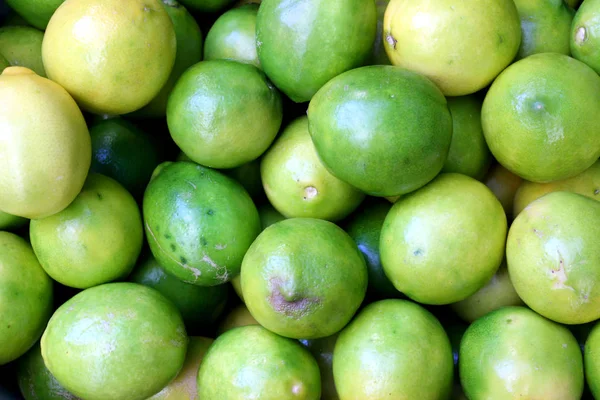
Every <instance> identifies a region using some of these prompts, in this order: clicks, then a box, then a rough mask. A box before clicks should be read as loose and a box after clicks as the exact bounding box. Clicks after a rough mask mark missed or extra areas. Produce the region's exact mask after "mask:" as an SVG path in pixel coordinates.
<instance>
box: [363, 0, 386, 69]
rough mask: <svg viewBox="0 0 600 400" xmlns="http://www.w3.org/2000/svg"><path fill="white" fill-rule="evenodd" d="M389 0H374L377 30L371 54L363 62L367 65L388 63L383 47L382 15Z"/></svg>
mask: <svg viewBox="0 0 600 400" xmlns="http://www.w3.org/2000/svg"><path fill="white" fill-rule="evenodd" d="M389 2H390V0H376V1H375V5H376V6H377V31H376V35H375V41H374V42H373V47H372V48H371V55H370V56H369V59H368V60H367V62H366V63H365V64H367V65H390V64H391V62H390V59H389V58H388V55H387V53H386V52H385V47H383V16H384V15H385V10H386V8H387V6H388V4H389Z"/></svg>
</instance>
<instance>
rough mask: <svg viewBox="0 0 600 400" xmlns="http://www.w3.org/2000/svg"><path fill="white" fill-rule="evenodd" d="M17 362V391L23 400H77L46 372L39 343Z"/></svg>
mask: <svg viewBox="0 0 600 400" xmlns="http://www.w3.org/2000/svg"><path fill="white" fill-rule="evenodd" d="M17 362H18V364H17V365H18V367H17V378H18V384H19V389H20V391H21V394H22V395H23V397H24V398H25V400H78V398H77V397H75V395H74V394H72V393H70V392H69V391H68V390H67V389H65V388H64V387H62V385H61V384H60V383H58V381H57V380H56V378H55V377H54V376H53V375H52V374H51V373H50V371H48V368H46V365H45V364H44V359H43V358H42V353H41V350H40V343H39V342H36V344H35V345H34V346H33V347H32V348H31V349H30V350H29V351H28V352H27V353H26V354H25V355H24V356H23V357H21V358H19V361H17Z"/></svg>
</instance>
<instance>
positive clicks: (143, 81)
mask: <svg viewBox="0 0 600 400" xmlns="http://www.w3.org/2000/svg"><path fill="white" fill-rule="evenodd" d="M176 46H177V43H176V38H175V30H174V29H173V23H172V22H171V19H170V18H169V14H168V13H167V12H166V11H165V8H164V7H163V5H162V4H161V1H160V0H129V1H120V0H104V1H101V2H98V1H96V0H66V1H65V2H64V3H62V4H61V5H60V7H58V9H57V10H56V12H55V13H54V14H53V15H52V18H51V19H50V22H49V23H48V27H47V28H46V32H45V34H44V41H43V43H42V59H43V62H44V67H45V68H46V73H47V74H48V77H49V78H50V79H52V80H53V81H55V82H56V83H58V84H59V85H61V86H63V87H64V88H65V89H66V90H67V91H68V92H69V93H70V94H71V96H73V98H74V99H75V100H76V101H77V103H78V104H79V105H80V106H81V107H82V108H83V109H85V110H87V111H90V112H92V113H96V114H103V113H105V114H114V115H119V114H126V113H129V112H132V111H135V110H138V109H140V108H142V107H143V106H145V105H146V104H148V103H149V102H150V101H151V100H152V99H153V98H154V97H155V96H156V95H157V94H158V92H159V91H160V90H161V88H162V87H163V86H164V84H165V83H166V82H167V79H168V78H169V74H170V73H171V70H172V68H173V64H174V61H175V52H176Z"/></svg>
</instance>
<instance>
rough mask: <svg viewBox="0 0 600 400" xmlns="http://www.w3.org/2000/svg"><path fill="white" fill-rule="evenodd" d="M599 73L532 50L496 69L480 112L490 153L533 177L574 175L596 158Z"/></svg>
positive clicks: (599, 133) (552, 178)
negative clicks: (499, 71) (523, 56)
mask: <svg viewBox="0 0 600 400" xmlns="http://www.w3.org/2000/svg"><path fill="white" fill-rule="evenodd" d="M598 113H600V76H598V75H597V74H596V73H595V72H594V71H593V70H592V69H591V68H589V67H588V66H586V65H585V64H584V63H582V62H580V61H577V60H575V59H573V58H570V57H568V56H565V55H563V54H556V53H542V54H534V55H532V56H529V57H527V58H525V59H523V60H520V61H517V62H516V63H514V64H512V65H511V66H510V67H508V68H507V69H506V70H504V71H503V72H502V74H500V76H499V77H498V78H497V79H496V80H495V81H494V83H493V84H492V86H491V88H490V89H489V91H488V92H487V95H486V97H485V100H484V102H483V109H482V111H481V121H482V125H483V133H484V135H485V139H486V141H487V144H488V146H489V147H490V150H491V151H492V154H493V155H494V157H496V159H497V160H498V161H499V162H500V164H502V165H503V166H504V167H506V168H507V169H508V170H510V171H511V172H513V173H515V174H516V175H519V176H520V177H521V178H523V179H527V180H529V181H533V182H550V181H555V180H559V179H566V178H570V177H572V176H575V175H577V174H579V173H581V172H583V171H584V170H586V169H587V168H589V167H590V166H591V165H592V164H593V163H594V162H596V160H598V157H600V125H598V124H596V122H595V121H594V119H593V118H590V116H591V115H596V114H598Z"/></svg>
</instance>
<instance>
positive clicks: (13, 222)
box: [0, 211, 28, 231]
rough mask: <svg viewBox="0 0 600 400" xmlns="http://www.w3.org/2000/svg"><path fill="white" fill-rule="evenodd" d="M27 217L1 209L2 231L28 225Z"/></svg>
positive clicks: (0, 226) (0, 222)
mask: <svg viewBox="0 0 600 400" xmlns="http://www.w3.org/2000/svg"><path fill="white" fill-rule="evenodd" d="M27 221H28V220H27V218H23V217H17V216H15V215H11V214H7V213H5V212H2V211H0V231H12V230H15V229H19V228H21V227H23V226H25V225H27Z"/></svg>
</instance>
